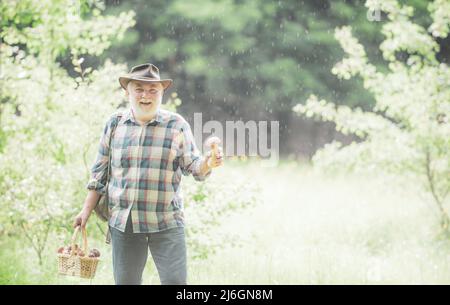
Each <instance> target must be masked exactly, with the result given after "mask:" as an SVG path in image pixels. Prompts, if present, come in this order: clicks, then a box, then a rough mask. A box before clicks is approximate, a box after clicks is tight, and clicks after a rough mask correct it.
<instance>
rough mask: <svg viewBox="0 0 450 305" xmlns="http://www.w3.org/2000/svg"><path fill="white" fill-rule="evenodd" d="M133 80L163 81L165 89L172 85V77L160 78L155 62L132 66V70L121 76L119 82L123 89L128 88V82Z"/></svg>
mask: <svg viewBox="0 0 450 305" xmlns="http://www.w3.org/2000/svg"><path fill="white" fill-rule="evenodd" d="M131 80H138V81H142V82H149V83H161V84H162V85H163V87H164V90H166V89H167V88H169V87H170V85H172V83H173V81H172V80H171V79H160V77H159V69H158V67H156V66H155V65H154V64H150V63H146V64H142V65H138V66H134V67H133V68H131V71H130V72H129V73H127V74H125V75H122V76H121V77H119V83H120V85H121V86H122V88H123V89H126V88H127V85H128V83H129V82H130V81H131Z"/></svg>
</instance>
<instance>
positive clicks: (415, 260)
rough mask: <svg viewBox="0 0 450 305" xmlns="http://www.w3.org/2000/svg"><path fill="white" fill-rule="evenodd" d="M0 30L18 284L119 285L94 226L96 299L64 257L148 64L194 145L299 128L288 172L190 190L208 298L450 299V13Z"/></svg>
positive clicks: (57, 15)
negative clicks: (384, 286)
mask: <svg viewBox="0 0 450 305" xmlns="http://www.w3.org/2000/svg"><path fill="white" fill-rule="evenodd" d="M0 17H1V21H0V24H1V32H0V38H1V46H0V64H1V66H0V69H1V70H0V84H1V94H0V124H1V125H0V172H1V175H0V204H1V205H2V208H1V209H0V238H1V240H0V246H1V247H0V249H1V250H0V283H2V284H6V283H8V284H26V283H40V284H61V283H63V284H65V283H79V284H86V283H87V284H89V283H91V284H92V283H98V284H101V283H107V284H111V283H113V279H112V273H111V259H110V248H109V246H107V245H104V243H103V233H104V229H105V224H104V223H101V221H99V220H98V219H96V218H95V216H92V218H91V220H90V224H89V226H88V229H89V236H90V244H92V245H93V246H95V247H97V248H98V249H100V251H101V252H102V259H103V262H102V264H101V265H100V267H99V270H98V273H97V276H96V278H95V279H94V280H93V281H86V280H79V279H76V278H67V277H63V276H59V275H57V269H56V249H57V248H58V247H59V246H62V245H67V244H68V243H69V242H70V236H71V233H72V228H71V226H70V224H71V220H72V218H73V216H74V215H76V213H78V211H79V209H80V208H81V206H82V203H83V200H84V197H85V195H86V190H85V184H86V183H87V181H88V178H89V168H90V166H91V165H92V162H93V161H94V158H95V154H96V151H97V149H98V146H97V145H98V141H99V137H100V134H101V132H102V130H103V127H104V124H105V122H106V120H107V119H108V118H109V117H110V115H111V114H112V113H113V112H115V111H116V110H117V109H120V108H123V107H126V106H127V101H126V99H125V96H124V94H123V92H122V91H123V90H122V89H121V88H120V86H119V83H118V80H117V79H118V76H119V75H120V74H122V73H126V72H127V71H129V69H130V68H131V67H132V66H134V65H138V64H141V63H146V62H151V63H153V64H155V65H157V66H158V67H159V69H160V71H161V77H162V78H172V79H173V80H174V85H173V86H172V87H171V88H170V89H169V90H168V92H166V93H165V95H164V98H163V102H164V103H165V105H164V107H165V108H167V109H170V110H172V111H176V112H178V113H180V114H181V115H183V117H185V118H186V119H187V120H188V121H189V122H190V123H191V126H192V124H193V118H194V113H201V114H202V118H203V122H206V121H209V120H216V121H219V122H222V123H223V126H225V122H226V121H244V122H247V121H256V122H259V121H279V123H280V131H279V132H280V133H279V143H280V144H279V148H280V162H279V163H278V164H277V165H276V166H273V167H270V168H267V167H264V166H262V165H261V163H260V160H259V158H246V157H239V158H237V157H230V158H228V159H227V160H226V164H225V166H224V167H223V168H219V169H217V170H215V173H214V174H213V175H212V177H211V178H210V179H209V180H208V181H207V182H205V183H203V184H199V183H196V182H194V180H193V179H192V178H191V177H189V178H185V179H184V181H183V188H184V192H185V202H186V213H187V218H188V223H189V227H188V228H187V232H188V246H189V257H190V263H189V264H190V265H189V269H190V282H191V283H193V284H221V283H250V284H260V283H263V284H265V283H269V284H297V283H303V284H322V283H336V284H337V283H446V284H448V283H450V255H449V254H450V228H449V227H450V218H449V216H448V213H449V212H448V211H449V192H450V123H449V115H450V86H449V85H450V73H449V70H448V63H449V60H450V39H449V38H448V32H449V24H450V1H448V0H435V1H426V0H409V1H407V0H405V1H396V0H386V1H377V0H369V1H362V0H361V1H359V0H339V1H330V0H316V1H313V0H311V1H299V0H286V1H272V0H248V1H239V0H215V1H213V0H208V1H205V0H202V1H200V0H193V1H182V0H164V1H162V0H154V1H151V2H150V1H142V0H127V1H120V0H110V1H100V0H39V1H38V0H21V1H19V0H6V1H2V2H1V4H0ZM204 136H205V137H206V136H207V134H205V135H204ZM225 144H226V143H225ZM147 265H148V266H147V269H146V278H145V279H144V282H145V283H150V284H157V283H159V280H158V277H157V272H156V269H155V267H154V266H153V265H152V262H151V260H149V262H148V264H147Z"/></svg>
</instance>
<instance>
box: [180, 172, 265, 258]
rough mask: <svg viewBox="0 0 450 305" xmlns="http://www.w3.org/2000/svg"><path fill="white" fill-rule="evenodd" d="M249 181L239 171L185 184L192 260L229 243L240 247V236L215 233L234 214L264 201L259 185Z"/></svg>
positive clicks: (183, 185)
mask: <svg viewBox="0 0 450 305" xmlns="http://www.w3.org/2000/svg"><path fill="white" fill-rule="evenodd" d="M218 170H220V169H218ZM246 179H247V178H245V177H243V176H242V175H240V174H239V172H234V173H232V172H230V173H229V175H228V176H227V179H213V178H209V180H206V181H205V182H203V183H195V182H191V181H189V182H188V183H183V184H182V189H183V193H184V197H185V198H184V202H185V218H186V235H187V244H188V248H189V254H190V256H191V257H192V258H194V259H206V258H207V257H208V256H209V255H211V254H214V253H216V250H217V249H219V248H220V247H223V246H224V245H226V244H228V245H232V246H240V237H239V236H232V235H230V234H228V233H226V232H222V233H221V234H220V235H217V234H213V233H212V231H213V229H215V228H217V227H218V226H220V224H223V223H224V222H225V221H226V220H227V219H228V217H229V216H230V215H232V214H233V213H235V212H237V211H242V210H245V209H249V208H254V207H255V206H256V204H257V203H258V202H261V201H262V198H260V196H259V195H258V194H260V187H259V186H258V184H257V183H255V182H253V181H248V180H246Z"/></svg>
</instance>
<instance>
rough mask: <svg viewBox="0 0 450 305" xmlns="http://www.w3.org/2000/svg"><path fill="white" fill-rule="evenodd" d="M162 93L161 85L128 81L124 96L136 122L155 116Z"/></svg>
mask: <svg viewBox="0 0 450 305" xmlns="http://www.w3.org/2000/svg"><path fill="white" fill-rule="evenodd" d="M163 93H164V89H163V85H162V84H161V83H146V82H140V81H130V82H129V83H128V86H127V90H126V95H127V96H128V100H129V101H130V104H131V107H132V109H133V112H134V115H135V116H136V118H137V119H138V120H148V119H151V118H153V117H154V116H155V114H156V111H157V110H158V108H159V106H160V105H161V101H162V96H163Z"/></svg>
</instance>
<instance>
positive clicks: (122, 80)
mask: <svg viewBox="0 0 450 305" xmlns="http://www.w3.org/2000/svg"><path fill="white" fill-rule="evenodd" d="M132 80H137V81H141V82H146V83H161V84H162V85H163V88H164V90H166V89H167V88H169V87H170V86H171V85H172V84H173V80H171V79H148V78H140V77H135V76H121V77H119V83H120V86H122V88H123V89H125V90H126V89H127V85H128V83H129V82H130V81H132Z"/></svg>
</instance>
